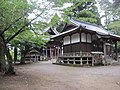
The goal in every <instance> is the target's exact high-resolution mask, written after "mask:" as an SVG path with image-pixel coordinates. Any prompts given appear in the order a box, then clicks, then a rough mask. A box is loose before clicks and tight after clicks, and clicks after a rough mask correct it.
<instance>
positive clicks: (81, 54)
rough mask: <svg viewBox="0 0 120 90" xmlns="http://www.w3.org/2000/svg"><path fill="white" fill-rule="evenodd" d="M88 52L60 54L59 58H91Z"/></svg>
mask: <svg viewBox="0 0 120 90" xmlns="http://www.w3.org/2000/svg"><path fill="white" fill-rule="evenodd" d="M91 56H92V55H91V53H90V52H74V53H64V54H63V55H62V54H60V55H59V57H91Z"/></svg>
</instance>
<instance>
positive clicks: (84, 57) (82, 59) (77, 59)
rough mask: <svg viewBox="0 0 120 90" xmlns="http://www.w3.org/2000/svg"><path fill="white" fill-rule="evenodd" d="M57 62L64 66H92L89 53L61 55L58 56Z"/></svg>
mask: <svg viewBox="0 0 120 90" xmlns="http://www.w3.org/2000/svg"><path fill="white" fill-rule="evenodd" d="M58 62H60V63H66V64H80V65H83V64H86V65H88V64H91V65H93V58H92V54H91V53H90V52H74V53H64V54H63V55H59V57H58Z"/></svg>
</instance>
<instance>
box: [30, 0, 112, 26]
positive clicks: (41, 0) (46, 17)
mask: <svg viewBox="0 0 120 90" xmlns="http://www.w3.org/2000/svg"><path fill="white" fill-rule="evenodd" d="M32 1H37V4H38V5H39V6H40V8H44V7H47V9H48V10H46V11H45V13H43V14H42V15H41V17H39V18H38V19H37V20H38V21H39V20H41V21H43V22H47V23H49V22H50V20H51V18H52V17H53V16H54V15H55V14H57V15H58V16H59V17H61V15H62V13H63V12H62V11H60V10H62V9H65V8H68V7H70V6H71V5H72V4H71V3H65V4H64V5H63V6H61V7H56V8H53V7H52V6H53V5H54V3H50V2H48V1H47V0H32ZM110 1H112V0H110ZM96 6H97V7H98V11H99V13H100V16H102V15H104V11H102V10H101V9H100V6H99V4H98V3H97V4H96ZM34 13H35V14H39V13H40V11H38V10H34ZM34 13H32V14H29V18H30V19H32V18H34V17H35V14H34ZM104 21H105V18H102V19H101V23H102V25H105V23H104Z"/></svg>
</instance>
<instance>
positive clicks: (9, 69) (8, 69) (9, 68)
mask: <svg viewBox="0 0 120 90" xmlns="http://www.w3.org/2000/svg"><path fill="white" fill-rule="evenodd" d="M5 51H6V57H7V62H8V64H7V66H6V71H5V74H8V75H10V74H15V71H14V67H13V66H12V56H11V55H10V51H9V48H7V46H6V48H5Z"/></svg>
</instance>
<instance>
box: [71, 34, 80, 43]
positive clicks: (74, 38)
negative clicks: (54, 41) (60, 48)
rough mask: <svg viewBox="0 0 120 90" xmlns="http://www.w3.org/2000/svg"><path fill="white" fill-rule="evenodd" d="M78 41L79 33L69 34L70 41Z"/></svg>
mask: <svg viewBox="0 0 120 90" xmlns="http://www.w3.org/2000/svg"><path fill="white" fill-rule="evenodd" d="M76 42H80V34H79V33H76V34H73V35H72V36H71V43H76Z"/></svg>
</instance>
